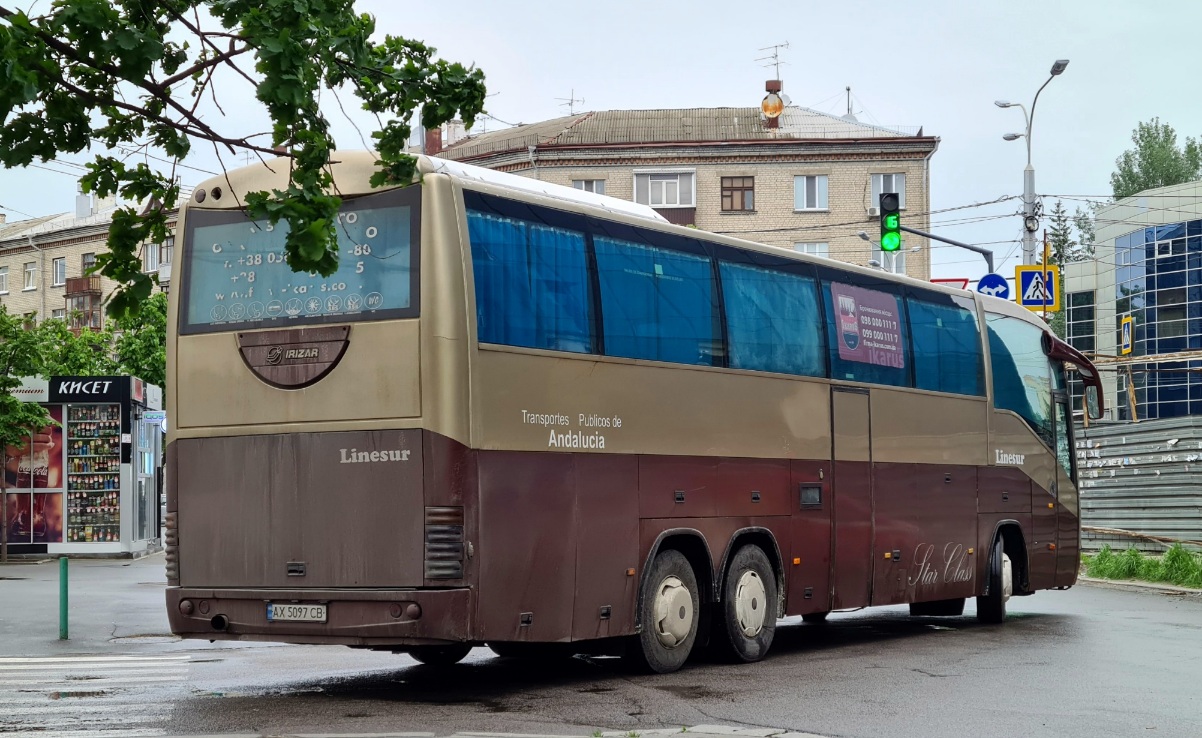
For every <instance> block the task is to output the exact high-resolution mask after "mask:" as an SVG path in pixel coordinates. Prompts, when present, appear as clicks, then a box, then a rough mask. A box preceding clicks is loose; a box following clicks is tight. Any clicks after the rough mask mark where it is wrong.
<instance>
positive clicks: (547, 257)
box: [468, 211, 593, 353]
mask: <svg viewBox="0 0 1202 738" xmlns="http://www.w3.org/2000/svg"><path fill="white" fill-rule="evenodd" d="M468 237H469V238H470V239H471V244H472V271H473V273H474V274H475V278H476V326H477V334H478V338H479V340H480V341H481V342H482V343H500V344H505V345H508V346H525V347H528V348H540V349H553V350H557V351H577V352H581V353H587V352H589V351H591V350H592V346H593V342H592V338H591V331H590V324H591V321H590V320H589V288H588V266H587V256H586V251H585V245H584V235H583V234H580V233H576V232H574V231H568V230H564V229H561V228H552V227H550V226H545V225H542V224H539V223H528V222H525V221H521V220H515V219H513V218H503V217H499V216H495V215H490V214H486V213H479V212H475V211H469V212H468Z"/></svg>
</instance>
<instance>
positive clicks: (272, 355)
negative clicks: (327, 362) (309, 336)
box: [267, 346, 321, 366]
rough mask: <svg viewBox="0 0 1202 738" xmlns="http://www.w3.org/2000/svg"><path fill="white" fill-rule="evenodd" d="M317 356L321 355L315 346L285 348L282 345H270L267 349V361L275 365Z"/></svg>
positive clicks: (307, 359) (310, 359)
mask: <svg viewBox="0 0 1202 738" xmlns="http://www.w3.org/2000/svg"><path fill="white" fill-rule="evenodd" d="M319 356H321V351H320V350H319V349H318V348H317V347H316V346H308V347H305V348H290V349H285V348H284V347H282V346H272V347H271V348H270V349H268V350H267V363H268V364H271V365H272V366H275V365H277V364H282V363H294V362H300V361H312V360H313V359H316V358H318V357H319Z"/></svg>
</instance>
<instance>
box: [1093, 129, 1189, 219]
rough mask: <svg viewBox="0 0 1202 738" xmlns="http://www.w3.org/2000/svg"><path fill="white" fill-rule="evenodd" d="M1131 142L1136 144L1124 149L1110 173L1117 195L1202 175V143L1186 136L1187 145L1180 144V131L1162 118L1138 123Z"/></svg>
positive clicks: (1122, 195) (1184, 180)
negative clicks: (1178, 138) (1133, 146)
mask: <svg viewBox="0 0 1202 738" xmlns="http://www.w3.org/2000/svg"><path fill="white" fill-rule="evenodd" d="M1131 142H1132V143H1134V144H1135V148H1133V149H1128V150H1127V151H1124V152H1123V153H1122V154H1121V155H1120V156H1119V157H1118V158H1117V159H1115V161H1114V166H1115V170H1114V173H1113V174H1111V175H1110V186H1111V188H1112V189H1113V190H1114V199H1116V200H1119V199H1122V198H1124V197H1130V196H1132V195H1134V194H1136V193H1137V192H1142V191H1144V190H1147V189H1151V188H1153V187H1165V186H1167V185H1175V184H1181V183H1183V182H1192V181H1194V180H1196V179H1200V178H1202V145H1199V143H1198V141H1197V140H1195V139H1193V138H1186V139H1185V146H1178V144H1177V132H1176V131H1174V130H1173V127H1172V126H1170V125H1168V124H1167V123H1161V122H1160V118H1153V119H1152V120H1150V121H1149V122H1147V123H1140V124H1139V125H1138V126H1136V128H1135V130H1134V131H1133V132H1132V133H1131Z"/></svg>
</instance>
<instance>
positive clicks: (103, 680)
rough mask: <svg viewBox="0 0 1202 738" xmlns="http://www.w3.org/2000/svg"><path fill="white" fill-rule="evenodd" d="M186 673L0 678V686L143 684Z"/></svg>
mask: <svg viewBox="0 0 1202 738" xmlns="http://www.w3.org/2000/svg"><path fill="white" fill-rule="evenodd" d="M187 678H188V675H187V674H162V675H159V676H138V677H100V678H98V679H0V687H3V686H10V687H28V686H31V685H34V684H68V685H74V686H75V687H79V688H82V687H85V686H86V687H90V686H92V685H99V684H131V683H138V684H144V683H146V682H182V681H184V680H186V679H187Z"/></svg>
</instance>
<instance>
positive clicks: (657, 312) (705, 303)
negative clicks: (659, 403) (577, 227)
mask: <svg viewBox="0 0 1202 738" xmlns="http://www.w3.org/2000/svg"><path fill="white" fill-rule="evenodd" d="M593 246H594V250H595V253H596V256H597V277H598V281H599V283H600V286H601V320H602V322H603V324H604V325H603V327H602V330H603V331H604V334H605V353H606V354H607V355H609V356H623V357H626V358H628V359H652V360H655V361H671V362H675V363H678V364H701V365H705V366H720V365H721V364H722V361H723V356H722V353H723V351H722V331H721V325H720V323H719V321H718V319H717V316H718V305H717V298H716V296H715V294H716V291H717V290H716V289H715V285H714V275H713V269H712V267H711V262H710V259H709V258H708V257H705V256H698V255H694V254H688V253H684V252H682V251H672V250H668V249H662V248H659V247H656V246H647V245H643V244H638V243H632V242H630V241H620V240H618V239H615V238H610V237H608V236H600V235H594V237H593Z"/></svg>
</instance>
